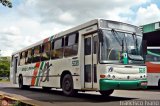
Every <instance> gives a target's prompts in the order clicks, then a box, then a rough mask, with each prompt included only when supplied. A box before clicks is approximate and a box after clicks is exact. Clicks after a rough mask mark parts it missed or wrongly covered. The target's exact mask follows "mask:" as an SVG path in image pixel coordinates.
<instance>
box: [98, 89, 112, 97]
mask: <svg viewBox="0 0 160 106" xmlns="http://www.w3.org/2000/svg"><path fill="white" fill-rule="evenodd" d="M113 91H114V89H111V90H105V91H99V92H100V94H101V95H103V96H109V95H111V94H112V93H113Z"/></svg>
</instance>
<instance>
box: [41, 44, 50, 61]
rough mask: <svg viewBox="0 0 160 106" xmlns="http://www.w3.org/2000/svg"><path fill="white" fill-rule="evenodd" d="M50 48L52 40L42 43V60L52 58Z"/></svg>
mask: <svg viewBox="0 0 160 106" xmlns="http://www.w3.org/2000/svg"><path fill="white" fill-rule="evenodd" d="M50 49H51V43H50V42H47V43H45V44H43V45H42V56H41V60H42V61H44V60H49V59H50Z"/></svg>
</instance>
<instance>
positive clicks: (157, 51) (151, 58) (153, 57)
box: [146, 48, 160, 62]
mask: <svg viewBox="0 0 160 106" xmlns="http://www.w3.org/2000/svg"><path fill="white" fill-rule="evenodd" d="M146 61H147V62H160V48H148V49H147V55H146Z"/></svg>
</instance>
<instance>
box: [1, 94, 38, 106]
mask: <svg viewBox="0 0 160 106" xmlns="http://www.w3.org/2000/svg"><path fill="white" fill-rule="evenodd" d="M0 106H37V105H35V104H33V103H28V102H25V101H23V100H19V99H17V98H15V97H11V96H8V95H4V94H3V95H1V94H0Z"/></svg>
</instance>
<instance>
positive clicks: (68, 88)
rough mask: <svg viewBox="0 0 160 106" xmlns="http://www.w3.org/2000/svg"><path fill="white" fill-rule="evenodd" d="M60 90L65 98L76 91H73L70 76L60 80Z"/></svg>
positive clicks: (67, 75)
mask: <svg viewBox="0 0 160 106" xmlns="http://www.w3.org/2000/svg"><path fill="white" fill-rule="evenodd" d="M62 90H63V93H64V94H65V95H67V96H73V95H74V94H75V93H76V91H75V90H74V89H73V79H72V76H71V75H70V74H66V75H65V76H64V77H63V80H62Z"/></svg>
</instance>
